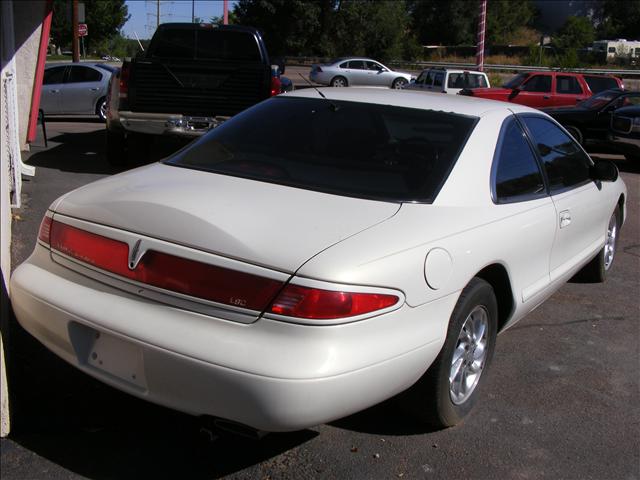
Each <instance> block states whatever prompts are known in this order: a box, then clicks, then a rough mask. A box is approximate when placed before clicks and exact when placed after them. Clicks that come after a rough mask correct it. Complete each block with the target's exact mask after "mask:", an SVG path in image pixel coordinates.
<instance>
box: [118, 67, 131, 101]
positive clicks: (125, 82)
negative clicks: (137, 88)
mask: <svg viewBox="0 0 640 480" xmlns="http://www.w3.org/2000/svg"><path fill="white" fill-rule="evenodd" d="M130 71H131V65H129V64H128V63H126V62H125V63H123V64H122V68H121V69H120V98H127V96H128V95H129V73H130Z"/></svg>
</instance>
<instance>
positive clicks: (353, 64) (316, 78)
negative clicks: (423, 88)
mask: <svg viewBox="0 0 640 480" xmlns="http://www.w3.org/2000/svg"><path fill="white" fill-rule="evenodd" d="M309 78H310V79H311V81H312V82H314V83H318V84H320V85H330V86H332V87H354V86H372V87H390V88H403V87H404V86H405V85H407V84H408V83H409V82H410V81H411V79H412V76H411V74H409V73H403V72H395V71H393V70H391V69H390V68H389V67H385V66H384V65H383V64H381V63H380V62H377V61H375V60H372V59H370V58H339V59H337V60H334V61H333V62H332V63H327V64H322V65H317V64H314V65H312V66H311V73H310V74H309Z"/></svg>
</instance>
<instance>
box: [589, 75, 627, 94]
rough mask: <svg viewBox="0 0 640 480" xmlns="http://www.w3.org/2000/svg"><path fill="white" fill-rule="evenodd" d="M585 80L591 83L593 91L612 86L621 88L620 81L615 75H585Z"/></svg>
mask: <svg viewBox="0 0 640 480" xmlns="http://www.w3.org/2000/svg"><path fill="white" fill-rule="evenodd" d="M584 80H585V81H586V82H587V85H589V88H590V89H591V92H593V93H598V92H604V91H605V90H609V89H610V88H620V85H618V82H617V80H616V79H615V78H613V77H596V76H593V75H585V76H584Z"/></svg>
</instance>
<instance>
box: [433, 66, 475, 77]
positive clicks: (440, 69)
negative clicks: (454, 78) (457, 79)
mask: <svg viewBox="0 0 640 480" xmlns="http://www.w3.org/2000/svg"><path fill="white" fill-rule="evenodd" d="M429 70H435V71H440V72H448V73H475V74H478V75H485V76H486V75H487V74H486V73H484V72H479V71H477V70H473V69H471V68H467V69H460V68H442V67H429V68H425V69H424V70H422V71H423V72H428V71H429Z"/></svg>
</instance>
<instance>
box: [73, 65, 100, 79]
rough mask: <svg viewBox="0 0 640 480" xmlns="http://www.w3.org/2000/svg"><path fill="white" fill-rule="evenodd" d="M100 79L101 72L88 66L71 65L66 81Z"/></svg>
mask: <svg viewBox="0 0 640 480" xmlns="http://www.w3.org/2000/svg"><path fill="white" fill-rule="evenodd" d="M100 80H102V74H101V73H100V72H98V71H97V70H94V69H93V68H89V67H76V66H73V67H71V72H70V73H69V78H68V80H67V82H68V83H83V82H99V81H100Z"/></svg>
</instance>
